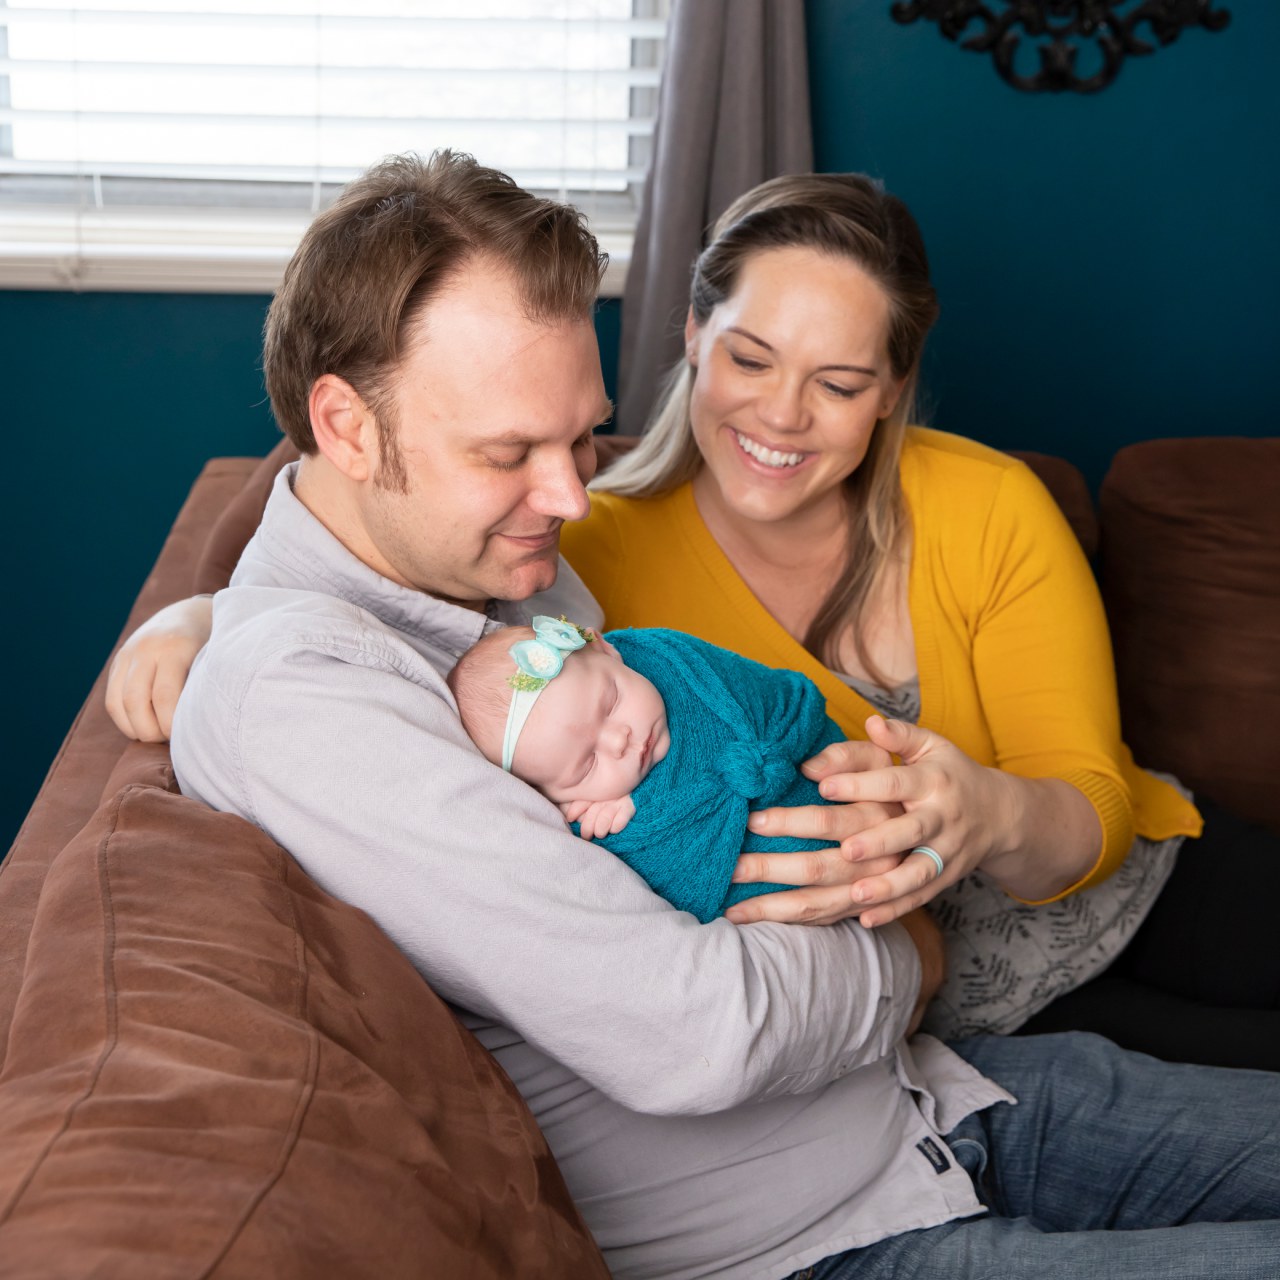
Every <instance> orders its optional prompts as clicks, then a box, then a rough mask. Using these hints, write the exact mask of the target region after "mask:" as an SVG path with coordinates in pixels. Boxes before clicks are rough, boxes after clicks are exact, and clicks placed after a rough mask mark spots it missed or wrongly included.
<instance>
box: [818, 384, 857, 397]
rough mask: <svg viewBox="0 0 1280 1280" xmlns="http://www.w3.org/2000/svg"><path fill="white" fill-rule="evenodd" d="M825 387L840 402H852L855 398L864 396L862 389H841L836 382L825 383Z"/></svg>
mask: <svg viewBox="0 0 1280 1280" xmlns="http://www.w3.org/2000/svg"><path fill="white" fill-rule="evenodd" d="M822 385H823V387H824V388H825V389H826V390H827V391H828V392H830V393H831V394H832V395H833V396H835V397H836V398H837V399H840V400H852V399H853V398H854V396H858V395H861V394H862V391H863V388H862V387H841V386H838V385H837V384H836V383H834V382H824V383H823V384H822Z"/></svg>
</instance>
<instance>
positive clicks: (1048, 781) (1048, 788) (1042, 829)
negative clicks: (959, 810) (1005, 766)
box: [982, 771, 1103, 903]
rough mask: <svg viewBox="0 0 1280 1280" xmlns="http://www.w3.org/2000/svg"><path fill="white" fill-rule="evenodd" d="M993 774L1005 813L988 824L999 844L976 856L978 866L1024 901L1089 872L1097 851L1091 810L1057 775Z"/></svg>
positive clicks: (1057, 890) (1098, 827) (1041, 898)
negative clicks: (1005, 818)
mask: <svg viewBox="0 0 1280 1280" xmlns="http://www.w3.org/2000/svg"><path fill="white" fill-rule="evenodd" d="M993 772H996V771H993ZM999 776H1000V779H1001V782H1002V785H1003V788H1004V790H1005V791H1006V793H1007V804H1008V814H1009V817H1008V821H1007V822H1005V823H1002V824H997V825H996V826H994V827H993V828H992V830H993V834H994V835H995V836H996V839H997V840H998V841H999V843H998V845H997V846H996V847H995V848H994V849H993V850H992V851H991V852H990V853H989V854H987V855H986V857H984V858H983V859H982V869H983V870H984V871H985V872H986V873H987V874H988V875H990V876H991V877H992V879H994V880H995V881H996V883H997V884H999V885H1000V887H1001V888H1002V889H1004V890H1005V892H1006V893H1010V894H1012V895H1013V896H1014V897H1015V898H1021V899H1022V900H1023V901H1025V902H1031V903H1035V902H1045V901H1047V900H1049V899H1051V898H1056V897H1059V896H1060V895H1061V894H1063V893H1065V892H1066V891H1067V890H1068V889H1070V888H1071V887H1072V886H1073V885H1075V884H1078V883H1079V882H1080V881H1081V880H1083V879H1084V877H1085V876H1087V875H1088V874H1089V872H1090V870H1092V868H1093V867H1094V865H1095V864H1096V863H1097V861H1098V857H1099V856H1100V854H1101V853H1102V838H1103V832H1102V823H1101V822H1100V821H1099V818H1098V814H1097V811H1096V810H1095V809H1094V807H1093V805H1092V804H1090V803H1089V801H1088V799H1087V798H1086V796H1085V795H1084V793H1083V792H1082V791H1080V790H1079V789H1078V788H1076V787H1073V786H1072V785H1071V783H1069V782H1064V781H1063V780H1062V779H1061V778H1020V777H1018V776H1017V775H1016V774H1011V773H1000V775H999Z"/></svg>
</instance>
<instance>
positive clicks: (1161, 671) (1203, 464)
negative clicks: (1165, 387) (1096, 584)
mask: <svg viewBox="0 0 1280 1280" xmlns="http://www.w3.org/2000/svg"><path fill="white" fill-rule="evenodd" d="M1278 495H1280V439H1262V440H1247V439H1194V440H1150V441H1145V442H1143V443H1141V444H1134V445H1130V446H1128V447H1127V448H1125V449H1122V450H1121V451H1120V452H1119V453H1118V454H1117V455H1116V457H1115V459H1114V461H1113V462H1112V466H1111V470H1110V471H1109V472H1108V474H1107V477H1106V479H1105V480H1104V481H1103V483H1102V489H1101V492H1100V495H1099V502H1100V507H1101V518H1102V583H1103V594H1104V596H1105V598H1106V602H1107V613H1108V616H1109V618H1110V620H1111V631H1112V636H1113V639H1114V642H1115V649H1116V667H1117V671H1118V674H1119V677H1120V690H1121V713H1122V716H1123V720H1124V731H1125V737H1126V738H1127V740H1128V741H1129V743H1130V745H1131V746H1132V747H1133V751H1134V755H1135V756H1136V757H1137V759H1138V761H1139V763H1140V764H1145V765H1148V766H1150V767H1154V768H1162V769H1168V770H1170V771H1172V772H1173V773H1176V774H1177V775H1178V776H1179V777H1180V778H1181V779H1182V780H1183V781H1184V782H1186V784H1187V785H1188V786H1190V787H1191V788H1193V789H1195V790H1199V791H1203V792H1204V793H1205V794H1206V795H1208V796H1211V797H1212V798H1213V799H1215V800H1217V801H1218V802H1219V803H1220V804H1223V805H1226V806H1227V807H1229V808H1231V809H1234V810H1235V811H1236V812H1237V813H1239V814H1241V815H1243V816H1244V817H1248V818H1252V819H1254V820H1255V821H1258V822H1263V823H1265V824H1266V825H1268V826H1269V827H1271V828H1272V830H1275V831H1280V783H1278V781H1277V779H1280V732H1277V726H1280V650H1278V648H1277V644H1278V643H1280V639H1278V638H1280V500H1278Z"/></svg>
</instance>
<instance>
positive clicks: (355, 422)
mask: <svg viewBox="0 0 1280 1280" xmlns="http://www.w3.org/2000/svg"><path fill="white" fill-rule="evenodd" d="M307 407H308V410H309V412H310V414H311V432H312V434H313V435H314V436H315V438H316V448H317V450H319V452H320V453H321V454H322V455H323V456H324V457H325V458H326V459H327V460H328V461H329V462H330V463H331V464H332V465H333V466H334V467H336V468H337V470H338V471H340V472H341V473H342V474H343V475H344V476H346V477H347V479H348V480H367V479H369V477H370V476H371V475H372V474H373V470H374V465H375V463H376V462H377V458H378V444H377V439H378V432H377V424H376V422H375V420H374V416H373V413H372V412H371V411H370V410H369V408H368V406H367V405H366V404H365V402H364V401H363V400H362V399H361V398H360V393H359V392H358V391H357V390H356V389H355V388H354V387H353V386H352V385H351V384H350V383H349V382H348V381H347V380H346V379H345V378H339V377H338V376H337V374H334V373H325V374H321V375H320V377H318V378H317V379H316V380H315V382H313V383H312V384H311V395H310V398H309V400H308V405H307Z"/></svg>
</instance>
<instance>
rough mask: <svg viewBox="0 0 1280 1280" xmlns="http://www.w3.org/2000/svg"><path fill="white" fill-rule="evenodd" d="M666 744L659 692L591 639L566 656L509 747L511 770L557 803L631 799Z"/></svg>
mask: <svg viewBox="0 0 1280 1280" xmlns="http://www.w3.org/2000/svg"><path fill="white" fill-rule="evenodd" d="M670 746H671V734H670V732H669V731H668V729H667V709H666V707H665V705H664V704H663V701H662V695H661V694H660V693H659V692H658V691H657V689H655V688H654V687H653V685H652V684H650V683H649V681H648V680H646V679H645V678H644V676H642V675H640V674H639V673H637V672H635V671H632V670H631V668H630V667H627V666H625V665H624V664H623V662H622V659H621V658H619V657H618V654H617V650H616V649H614V648H613V647H612V646H611V645H609V644H608V643H607V642H606V641H604V640H601V639H600V638H598V637H597V639H596V640H594V641H593V642H592V643H591V644H589V645H587V647H586V648H585V649H579V650H578V651H577V652H576V653H571V654H568V655H567V656H566V657H565V662H564V668H563V670H562V671H561V672H560V674H559V675H558V676H556V677H555V679H554V680H552V681H551V683H550V684H549V685H547V687H546V688H545V689H544V690H543V691H542V693H541V694H540V695H539V696H538V701H537V702H536V703H535V704H534V707H533V710H532V711H531V712H530V713H529V719H528V720H527V721H526V723H525V726H524V729H523V731H522V732H521V734H520V740H519V742H517V743H516V754H515V759H514V760H513V761H512V772H513V773H514V774H515V775H516V776H517V777H518V778H523V779H524V780H525V781H526V782H529V783H532V784H533V785H534V786H535V787H537V788H539V790H541V791H542V793H543V794H544V795H545V796H546V797H547V798H548V799H549V800H553V801H554V802H555V803H556V804H561V803H563V802H564V801H566V800H617V799H620V798H621V797H622V796H625V795H630V794H631V792H632V791H634V790H635V789H636V787H637V786H638V785H639V784H640V780H641V779H642V778H643V777H644V776H645V775H646V774H647V773H648V772H649V770H650V769H652V768H653V766H654V765H655V764H657V763H658V761H659V760H661V759H662V757H663V756H665V755H666V754H667V751H668V749H669V748H670Z"/></svg>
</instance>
